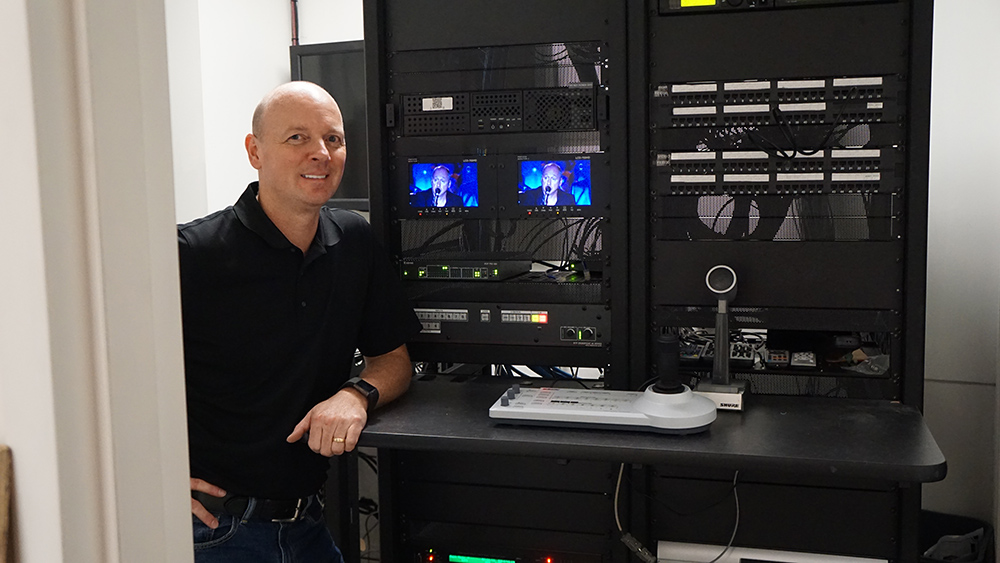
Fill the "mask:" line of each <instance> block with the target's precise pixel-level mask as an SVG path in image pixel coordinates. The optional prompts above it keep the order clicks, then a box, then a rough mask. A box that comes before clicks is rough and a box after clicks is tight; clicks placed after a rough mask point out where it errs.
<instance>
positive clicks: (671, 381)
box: [653, 333, 684, 394]
mask: <svg viewBox="0 0 1000 563" xmlns="http://www.w3.org/2000/svg"><path fill="white" fill-rule="evenodd" d="M680 356H681V347H680V341H679V339H678V338H677V335H676V334H663V333H661V334H660V336H659V337H658V338H657V339H656V377H657V380H656V383H654V384H653V391H654V392H656V393H663V394H675V393H683V392H684V384H683V383H681V371H680Z"/></svg>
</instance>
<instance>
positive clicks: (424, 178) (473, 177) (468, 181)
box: [410, 160, 479, 208]
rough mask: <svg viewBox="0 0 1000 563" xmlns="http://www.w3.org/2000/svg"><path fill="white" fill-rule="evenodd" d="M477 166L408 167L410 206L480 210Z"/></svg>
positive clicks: (469, 163)
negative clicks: (472, 208)
mask: <svg viewBox="0 0 1000 563" xmlns="http://www.w3.org/2000/svg"><path fill="white" fill-rule="evenodd" d="M478 168H479V165H478V163H477V162H476V161H475V160H467V161H462V162H415V163H411V164H410V207H415V208H424V207H479V170H478Z"/></svg>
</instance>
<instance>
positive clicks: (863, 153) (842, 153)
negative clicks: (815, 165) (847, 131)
mask: <svg viewBox="0 0 1000 563" xmlns="http://www.w3.org/2000/svg"><path fill="white" fill-rule="evenodd" d="M830 156H831V157H833V158H880V157H881V156H882V149H833V150H831V151H830Z"/></svg>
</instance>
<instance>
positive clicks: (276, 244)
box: [233, 182, 341, 252]
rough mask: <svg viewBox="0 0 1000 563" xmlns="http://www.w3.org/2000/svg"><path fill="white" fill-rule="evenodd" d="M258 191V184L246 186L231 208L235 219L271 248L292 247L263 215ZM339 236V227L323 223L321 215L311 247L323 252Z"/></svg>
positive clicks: (265, 215) (334, 243)
mask: <svg viewBox="0 0 1000 563" xmlns="http://www.w3.org/2000/svg"><path fill="white" fill-rule="evenodd" d="M259 190H260V183H259V182H251V183H250V185H248V186H247V189H246V190H245V191H244V192H243V195H241V196H240V199H239V201H237V202H236V205H234V206H233V210H234V211H235V212H236V217H237V218H238V219H239V220H240V222H241V223H243V225H244V226H245V227H246V228H248V229H250V230H251V231H253V232H255V233H257V235H259V236H260V237H261V238H263V239H264V241H265V242H267V244H268V245H269V246H271V247H272V248H277V249H285V248H290V247H292V246H293V245H292V243H291V242H290V241H289V240H288V239H287V238H286V237H285V235H284V234H283V233H282V232H281V230H280V229H278V227H277V226H275V224H274V223H273V222H272V221H271V219H270V218H269V217H268V216H267V214H266V213H264V209H263V208H262V207H261V206H260V202H259V201H257V192H258V191H259ZM340 236H341V231H340V227H339V226H338V225H336V223H335V222H333V221H324V220H323V217H322V215H321V216H320V221H319V226H318V227H317V228H316V236H315V238H313V243H312V246H313V247H316V246H319V250H320V252H325V251H326V248H325V247H328V246H334V245H336V244H337V243H338V242H340Z"/></svg>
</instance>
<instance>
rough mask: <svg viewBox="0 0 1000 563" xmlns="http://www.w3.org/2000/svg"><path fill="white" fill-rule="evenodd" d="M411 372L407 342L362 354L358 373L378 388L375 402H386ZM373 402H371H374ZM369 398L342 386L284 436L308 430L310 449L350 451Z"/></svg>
mask: <svg viewBox="0 0 1000 563" xmlns="http://www.w3.org/2000/svg"><path fill="white" fill-rule="evenodd" d="M412 374H413V371H412V366H411V364H410V355H409V354H408V353H407V351H406V346H400V347H399V348H396V349H395V350H393V351H391V352H387V353H385V354H382V355H380V356H371V357H365V369H364V371H362V372H361V377H362V379H364V380H365V381H366V382H368V383H369V384H371V385H373V386H374V387H375V388H376V389H378V394H379V399H378V404H380V405H381V404H385V403H388V402H389V401H392V400H393V399H395V398H396V397H398V396H400V395H402V394H403V392H404V391H406V389H407V388H408V387H409V386H410V377H411V375H412ZM373 406H374V405H373ZM367 410H368V399H367V398H365V396H364V395H362V394H361V392H360V391H358V390H356V389H353V388H349V387H348V388H345V389H341V390H340V391H338V392H337V393H336V394H335V395H334V396H333V397H330V398H329V399H327V400H325V401H323V402H321V403H319V404H318V405H316V406H314V407H313V408H312V409H310V410H309V412H308V413H306V415H305V416H304V417H303V418H302V420H300V421H299V423H298V424H296V425H295V428H294V429H293V430H292V433H291V434H290V435H289V436H288V438H287V440H288V442H290V443H293V442H296V441H298V440H300V439H301V438H302V437H303V436H304V435H305V434H306V433H308V434H309V439H308V444H309V449H311V450H312V451H314V452H316V453H318V454H320V455H323V456H326V457H330V456H335V455H340V454H343V453H344V452H350V451H353V450H354V448H355V447H356V446H357V445H358V438H360V437H361V431H362V430H363V429H364V427H365V424H367V422H368V412H367Z"/></svg>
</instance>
